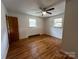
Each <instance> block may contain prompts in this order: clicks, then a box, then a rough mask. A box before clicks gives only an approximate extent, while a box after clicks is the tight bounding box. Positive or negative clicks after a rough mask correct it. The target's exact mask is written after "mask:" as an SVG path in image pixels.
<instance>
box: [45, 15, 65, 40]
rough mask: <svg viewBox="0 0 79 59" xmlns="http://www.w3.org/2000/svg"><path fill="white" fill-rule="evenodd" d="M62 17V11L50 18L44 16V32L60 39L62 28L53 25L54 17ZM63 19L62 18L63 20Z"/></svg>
mask: <svg viewBox="0 0 79 59" xmlns="http://www.w3.org/2000/svg"><path fill="white" fill-rule="evenodd" d="M60 17H62V18H64V13H62V14H59V15H55V16H53V17H50V18H45V19H44V20H45V32H46V34H48V35H51V36H54V37H56V38H59V39H62V34H63V28H56V27H54V26H53V25H54V19H56V18H60ZM63 21H64V20H63Z"/></svg>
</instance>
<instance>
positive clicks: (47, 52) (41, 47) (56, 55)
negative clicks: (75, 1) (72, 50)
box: [7, 35, 68, 59]
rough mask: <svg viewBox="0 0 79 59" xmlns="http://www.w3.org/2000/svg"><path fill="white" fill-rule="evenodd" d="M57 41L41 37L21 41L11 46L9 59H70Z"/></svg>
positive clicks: (48, 37)
mask: <svg viewBox="0 0 79 59" xmlns="http://www.w3.org/2000/svg"><path fill="white" fill-rule="evenodd" d="M55 39H56V38H53V37H51V36H48V35H41V36H35V37H30V38H27V39H24V40H19V41H17V42H15V43H12V44H11V45H10V47H9V51H8V55H7V59H68V58H67V56H66V55H64V54H63V53H60V49H61V48H60V47H59V44H60V42H58V41H57V40H55Z"/></svg>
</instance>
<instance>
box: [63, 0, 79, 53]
mask: <svg viewBox="0 0 79 59" xmlns="http://www.w3.org/2000/svg"><path fill="white" fill-rule="evenodd" d="M62 46H63V48H64V49H65V50H67V51H69V52H75V53H76V54H77V53H78V0H66V10H65V17H64V35H63V42H62Z"/></svg>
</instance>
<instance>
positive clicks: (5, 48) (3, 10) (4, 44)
mask: <svg viewBox="0 0 79 59" xmlns="http://www.w3.org/2000/svg"><path fill="white" fill-rule="evenodd" d="M6 14H7V10H6V8H5V6H4V4H3V3H2V2H1V59H6V55H7V52H8V47H9V43H8V34H7V27H6Z"/></svg>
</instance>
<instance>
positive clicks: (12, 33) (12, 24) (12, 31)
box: [6, 16, 19, 43]
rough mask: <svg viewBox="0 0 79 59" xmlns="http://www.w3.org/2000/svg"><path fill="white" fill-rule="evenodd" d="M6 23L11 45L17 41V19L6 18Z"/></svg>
mask: <svg viewBox="0 0 79 59" xmlns="http://www.w3.org/2000/svg"><path fill="white" fill-rule="evenodd" d="M6 22H7V29H8V38H9V43H13V42H15V41H17V40H19V32H18V18H17V17H13V16H6Z"/></svg>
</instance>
